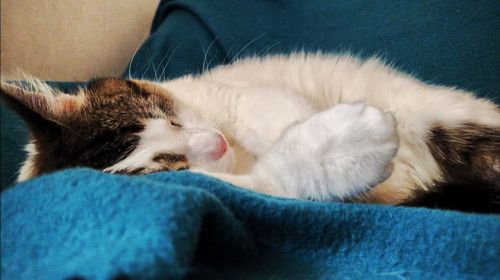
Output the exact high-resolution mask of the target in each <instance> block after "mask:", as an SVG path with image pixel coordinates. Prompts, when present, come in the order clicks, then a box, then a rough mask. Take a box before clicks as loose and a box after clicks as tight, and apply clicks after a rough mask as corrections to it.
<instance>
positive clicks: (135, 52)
mask: <svg viewBox="0 0 500 280" xmlns="http://www.w3.org/2000/svg"><path fill="white" fill-rule="evenodd" d="M148 34H149V32H146V34H144V37H142V40H141V42H140V43H139V45H138V46H137V48H136V49H135V51H134V53H133V54H132V58H131V59H130V62H129V64H128V79H130V78H131V77H132V74H131V70H132V64H133V63H134V58H135V56H136V55H137V52H138V51H139V49H140V48H141V47H142V43H144V40H146V37H148Z"/></svg>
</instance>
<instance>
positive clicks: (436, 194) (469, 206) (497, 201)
mask: <svg viewBox="0 0 500 280" xmlns="http://www.w3.org/2000/svg"><path fill="white" fill-rule="evenodd" d="M400 205H402V206H412V207H427V208H439V209H448V210H458V211H465V212H476V213H500V186H498V185H495V184H494V183H492V182H488V181H486V180H482V179H479V178H474V179H466V180H462V181H456V182H444V183H437V184H435V185H434V186H433V187H431V188H430V189H429V190H423V189H416V190H414V191H413V193H412V198H410V199H409V200H408V201H407V202H404V203H402V204H400Z"/></svg>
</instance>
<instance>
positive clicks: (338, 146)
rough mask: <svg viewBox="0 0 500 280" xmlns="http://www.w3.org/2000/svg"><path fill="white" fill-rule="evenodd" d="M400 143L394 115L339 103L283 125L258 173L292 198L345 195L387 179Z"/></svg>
mask: <svg viewBox="0 0 500 280" xmlns="http://www.w3.org/2000/svg"><path fill="white" fill-rule="evenodd" d="M397 148H398V137H397V133H396V122H395V119H394V117H393V116H392V114H390V113H383V112H381V111H380V110H379V109H377V108H374V107H370V106H366V105H365V104H363V103H354V104H340V105H337V106H335V107H333V108H331V109H329V110H327V111H324V112H321V113H318V114H315V115H313V116H312V117H310V118H309V119H307V120H305V121H303V122H301V123H298V124H295V125H292V126H291V127H289V128H288V129H287V130H285V131H284V133H283V134H282V136H281V138H280V139H278V141H277V142H276V144H275V145H274V146H273V148H272V149H271V150H270V151H269V153H267V155H266V156H265V157H263V158H261V159H260V160H259V162H258V163H257V164H256V166H255V169H254V173H256V174H266V176H268V177H270V178H273V179H274V180H276V183H275V185H278V186H282V187H283V188H284V189H283V190H282V191H284V192H285V193H286V194H287V196H289V197H295V198H301V199H314V200H343V199H345V198H349V197H352V196H355V195H357V194H360V193H363V192H365V191H367V190H369V189H370V188H371V187H373V186H375V185H376V184H377V183H379V182H381V181H383V180H384V179H386V178H387V177H388V176H389V175H390V162H391V160H392V158H393V157H394V155H395V153H396V150H397ZM259 177H262V176H259Z"/></svg>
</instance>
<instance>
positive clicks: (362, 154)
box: [1, 53, 500, 212]
mask: <svg viewBox="0 0 500 280" xmlns="http://www.w3.org/2000/svg"><path fill="white" fill-rule="evenodd" d="M1 94H2V99H3V100H4V101H5V102H6V103H7V104H8V105H10V106H11V107H12V108H14V109H15V110H16V111H17V112H18V113H19V114H20V115H21V116H23V117H24V119H25V120H26V122H27V124H28V126H29V128H30V131H31V141H30V143H29V144H28V145H27V147H26V149H27V151H28V153H29V154H28V159H27V160H26V162H25V163H24V165H23V167H22V168H21V171H20V175H19V178H18V180H19V181H23V180H27V179H30V178H33V177H35V176H38V175H40V174H43V173H47V172H51V171H54V170H58V169H63V168H68V167H74V166H88V167H92V168H96V169H100V170H103V171H105V172H112V173H127V174H144V173H151V172H157V171H165V170H181V169H191V170H192V171H193V172H200V173H203V174H206V175H209V176H213V177H216V178H219V179H221V180H224V181H227V182H229V183H232V184H233V185H235V186H238V187H242V188H246V189H250V190H254V191H257V192H261V193H265V194H269V195H276V196H282V197H289V198H297V199H312V200H340V201H360V202H371V203H385V204H406V205H415V206H419V205H420V206H428V207H439V208H451V209H460V210H467V211H478V212H499V211H500V109H499V107H497V106H496V105H494V104H493V103H490V102H488V101H487V100H483V99H477V98H475V97H474V96H473V95H472V94H471V93H468V92H464V91H461V90H456V89H453V88H447V87H442V86H435V85H429V84H425V83H423V82H421V81H418V80H416V79H414V78H413V77H411V76H409V75H406V74H403V73H400V72H398V71H396V70H394V69H391V68H390V67H388V66H385V65H384V64H382V63H381V62H380V61H378V60H377V59H368V60H365V61H362V60H359V59H356V58H354V57H352V56H348V55H338V56H337V55H325V54H307V53H296V54H291V55H272V56H266V57H253V58H246V59H242V60H239V61H236V62H234V63H232V64H230V65H225V66H219V67H216V68H214V69H212V70H210V71H207V72H205V73H203V74H200V75H187V76H184V77H180V78H177V79H174V80H170V81H166V82H152V81H145V80H126V79H116V78H100V79H95V80H93V81H91V82H89V83H88V85H87V86H86V87H85V88H81V89H80V90H79V91H78V92H77V93H76V94H74V95H68V94H63V93H60V92H58V91H57V90H55V89H53V88H50V87H49V86H48V85H46V84H44V83H42V82H39V81H32V82H31V87H30V89H25V88H22V87H19V86H16V85H13V84H8V83H2V87H1Z"/></svg>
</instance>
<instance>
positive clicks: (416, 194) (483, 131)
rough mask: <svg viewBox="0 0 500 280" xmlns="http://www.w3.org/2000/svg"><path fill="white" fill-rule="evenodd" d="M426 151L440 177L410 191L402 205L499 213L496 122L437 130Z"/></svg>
mask: <svg viewBox="0 0 500 280" xmlns="http://www.w3.org/2000/svg"><path fill="white" fill-rule="evenodd" d="M499 112H500V111H499ZM499 116H500V114H499ZM499 120H500V118H499ZM428 147H429V148H430V150H431V152H432V155H433V157H434V158H435V160H436V161H437V163H438V164H439V166H440V168H441V170H442V173H443V175H444V176H443V178H442V180H440V181H438V182H435V183H434V185H433V186H430V187H426V188H416V189H415V190H413V191H412V195H411V196H410V197H409V198H408V199H407V200H406V202H404V203H403V205H408V206H422V207H430V208H442V209H453V210H459V211H467V212H480V213H500V121H499V125H498V126H496V125H493V126H491V125H489V126H485V125H479V124H473V123H468V124H462V125H460V126H457V127H453V128H450V127H445V126H437V127H435V128H434V129H432V130H431V134H430V137H429V140H428Z"/></svg>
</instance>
